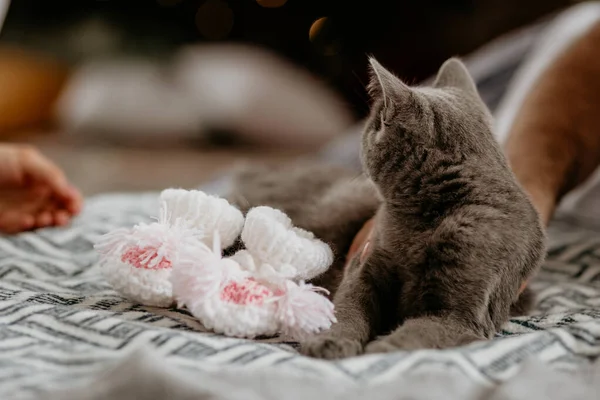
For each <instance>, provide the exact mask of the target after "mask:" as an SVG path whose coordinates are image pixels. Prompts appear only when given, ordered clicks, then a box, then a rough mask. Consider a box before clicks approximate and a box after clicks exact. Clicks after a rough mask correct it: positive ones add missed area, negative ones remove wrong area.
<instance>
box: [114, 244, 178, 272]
mask: <svg viewBox="0 0 600 400" xmlns="http://www.w3.org/2000/svg"><path fill="white" fill-rule="evenodd" d="M157 257H158V254H157V253H156V248H154V247H146V248H139V247H136V246H134V247H130V248H129V249H127V251H125V253H123V255H122V256H121V261H123V262H124V263H127V264H130V265H132V266H134V267H135V268H142V269H167V268H171V261H169V260H167V259H166V258H164V257H163V258H161V259H160V260H157Z"/></svg>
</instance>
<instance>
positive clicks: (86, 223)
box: [0, 194, 600, 399]
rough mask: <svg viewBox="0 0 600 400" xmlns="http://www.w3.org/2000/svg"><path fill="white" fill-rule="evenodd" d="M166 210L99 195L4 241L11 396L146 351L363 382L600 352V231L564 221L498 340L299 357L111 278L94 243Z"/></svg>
mask: <svg viewBox="0 0 600 400" xmlns="http://www.w3.org/2000/svg"><path fill="white" fill-rule="evenodd" d="M157 210H158V204H157V195H156V194H143V195H110V196H102V197H97V198H94V199H90V200H89V201H88V203H87V206H86V209H85V210H84V212H83V214H82V215H81V217H80V218H78V219H77V220H76V221H75V222H74V224H73V225H72V226H71V227H67V228H60V229H46V230H42V231H39V232H36V233H25V234H21V235H18V236H11V237H1V238H0V398H2V399H13V398H20V397H23V398H24V397H27V396H35V397H37V396H40V395H41V394H42V393H43V392H45V391H47V390H53V389H57V388H65V387H70V386H72V385H78V384H82V383H85V382H86V381H88V380H89V379H92V378H93V377H94V376H96V374H97V373H99V372H101V371H103V370H105V369H106V368H107V366H108V365H111V363H113V362H116V361H118V360H120V359H122V358H124V357H126V356H127V355H129V354H130V353H131V352H132V351H133V350H136V349H138V348H145V349H152V350H153V351H155V352H156V353H157V354H159V355H160V356H163V357H166V358H167V359H169V361H170V362H172V364H174V365H175V367H176V368H181V369H186V370H214V369H223V368H229V367H233V366H235V367H237V368H243V369H273V370H274V371H275V370H276V371H288V372H290V373H294V374H308V375H314V376H317V377H320V378H322V379H327V378H328V377H331V378H343V379H346V380H348V381H358V382H362V383H364V384H368V383H375V382H385V381H392V380H394V379H395V378H397V377H398V376H399V375H401V374H403V373H405V372H408V371H411V372H412V371H417V370H418V371H423V370H425V371H427V370H434V369H435V370H439V369H440V368H442V369H447V368H452V369H453V370H458V371H461V372H462V373H463V374H464V375H465V376H467V377H469V378H470V379H473V380H476V381H478V382H481V381H485V382H488V383H489V384H493V383H494V382H497V381H500V380H503V379H506V378H508V377H510V376H511V375H513V374H514V373H515V372H516V371H518V369H519V366H520V365H521V364H522V363H523V362H524V361H525V360H527V359H528V358H530V357H534V358H537V359H539V360H542V361H544V362H548V363H551V364H552V365H554V366H556V367H557V368H561V369H562V368H573V367H575V366H577V365H581V364H583V363H587V362H588V361H589V360H591V359H594V358H596V357H597V356H598V355H599V354H600V235H598V234H597V232H595V231H592V230H585V229H583V228H579V227H576V226H574V225H573V224H572V223H570V222H568V221H565V220H563V221H557V222H556V223H555V224H554V226H553V227H552V228H551V230H550V238H551V242H550V249H549V257H548V261H547V263H546V265H545V267H544V269H543V270H542V272H541V273H540V274H539V276H538V277H537V279H536V280H534V282H532V287H533V288H534V289H535V290H536V291H537V292H538V294H539V299H538V305H537V308H536V312H535V314H534V315H532V316H528V317H520V318H514V319H512V320H511V321H510V322H509V323H507V324H506V326H504V328H503V330H502V331H501V332H499V333H498V335H497V338H496V339H495V340H493V341H490V342H485V343H476V344H473V345H471V346H467V347H464V348H460V349H455V350H446V351H421V352H414V353H394V354H387V355H375V356H368V357H358V358H354V359H348V360H343V361H339V362H323V361H317V360H312V359H309V358H305V357H302V356H300V355H298V354H296V352H295V350H294V344H293V343H280V342H278V341H277V339H270V340H263V341H245V340H237V339H231V338H225V337H222V336H218V335H215V334H211V333H209V332H205V330H204V329H203V328H202V326H201V325H200V324H199V323H198V322H197V321H195V320H194V318H193V317H191V316H190V315H189V314H187V313H186V312H185V311H178V310H165V309H158V308H151V307H142V306H139V305H136V304H133V303H131V302H128V301H126V300H124V299H123V298H121V297H120V296H119V295H117V294H116V293H115V292H114V291H113V290H112V289H111V287H110V286H109V285H108V284H107V283H106V282H105V281H104V280H103V279H102V277H101V275H100V273H99V270H98V267H97V265H96V261H97V255H96V253H95V251H94V249H93V248H92V245H93V243H94V242H95V240H96V239H97V238H98V237H99V236H100V235H102V234H104V233H106V232H108V231H109V230H112V229H114V228H117V227H121V226H131V225H133V224H135V223H138V222H140V221H147V220H150V216H151V215H156V212H157Z"/></svg>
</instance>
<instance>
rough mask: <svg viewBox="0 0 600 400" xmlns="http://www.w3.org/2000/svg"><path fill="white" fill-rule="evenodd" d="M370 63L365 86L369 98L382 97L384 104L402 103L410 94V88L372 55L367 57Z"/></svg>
mask: <svg viewBox="0 0 600 400" xmlns="http://www.w3.org/2000/svg"><path fill="white" fill-rule="evenodd" d="M369 64H371V71H370V72H371V79H370V82H369V86H368V87H367V89H368V91H369V95H370V96H371V99H373V100H377V99H382V100H383V104H384V106H388V105H391V104H398V103H400V104H402V103H403V102H405V101H406V100H408V98H409V97H410V95H411V92H412V90H411V88H410V87H409V86H408V85H406V84H405V83H404V82H402V81H401V80H400V79H399V78H398V77H396V76H395V75H394V74H392V73H391V72H390V71H388V70H387V69H385V68H384V67H383V66H382V65H381V64H379V62H378V61H377V60H376V59H374V58H373V57H370V58H369Z"/></svg>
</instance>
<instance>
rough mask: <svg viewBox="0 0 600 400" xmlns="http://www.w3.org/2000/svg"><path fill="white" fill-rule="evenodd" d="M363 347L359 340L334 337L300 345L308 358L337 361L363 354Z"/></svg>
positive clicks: (317, 339)
mask: <svg viewBox="0 0 600 400" xmlns="http://www.w3.org/2000/svg"><path fill="white" fill-rule="evenodd" d="M362 351H363V346H362V344H361V343H360V342H359V341H358V340H353V339H348V338H334V337H327V336H323V337H316V338H313V339H309V340H307V341H305V342H303V343H301V345H300V352H301V353H302V354H304V355H306V356H309V357H314V358H322V359H326V360H336V359H339V358H346V357H354V356H357V355H359V354H361V353H362Z"/></svg>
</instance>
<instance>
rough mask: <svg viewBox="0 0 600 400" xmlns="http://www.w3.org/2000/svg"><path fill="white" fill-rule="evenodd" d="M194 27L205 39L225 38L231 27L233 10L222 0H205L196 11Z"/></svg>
mask: <svg viewBox="0 0 600 400" xmlns="http://www.w3.org/2000/svg"><path fill="white" fill-rule="evenodd" d="M196 27H197V28H198V31H199V32H200V34H201V35H202V36H204V37H205V38H206V39H211V40H219V39H225V38H226V37H227V36H228V35H229V33H230V32H231V29H232V28H233V11H232V10H231V7H229V5H228V4H227V2H225V1H223V0H206V1H205V2H204V4H202V5H201V6H200V7H199V8H198V11H197V12H196Z"/></svg>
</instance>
